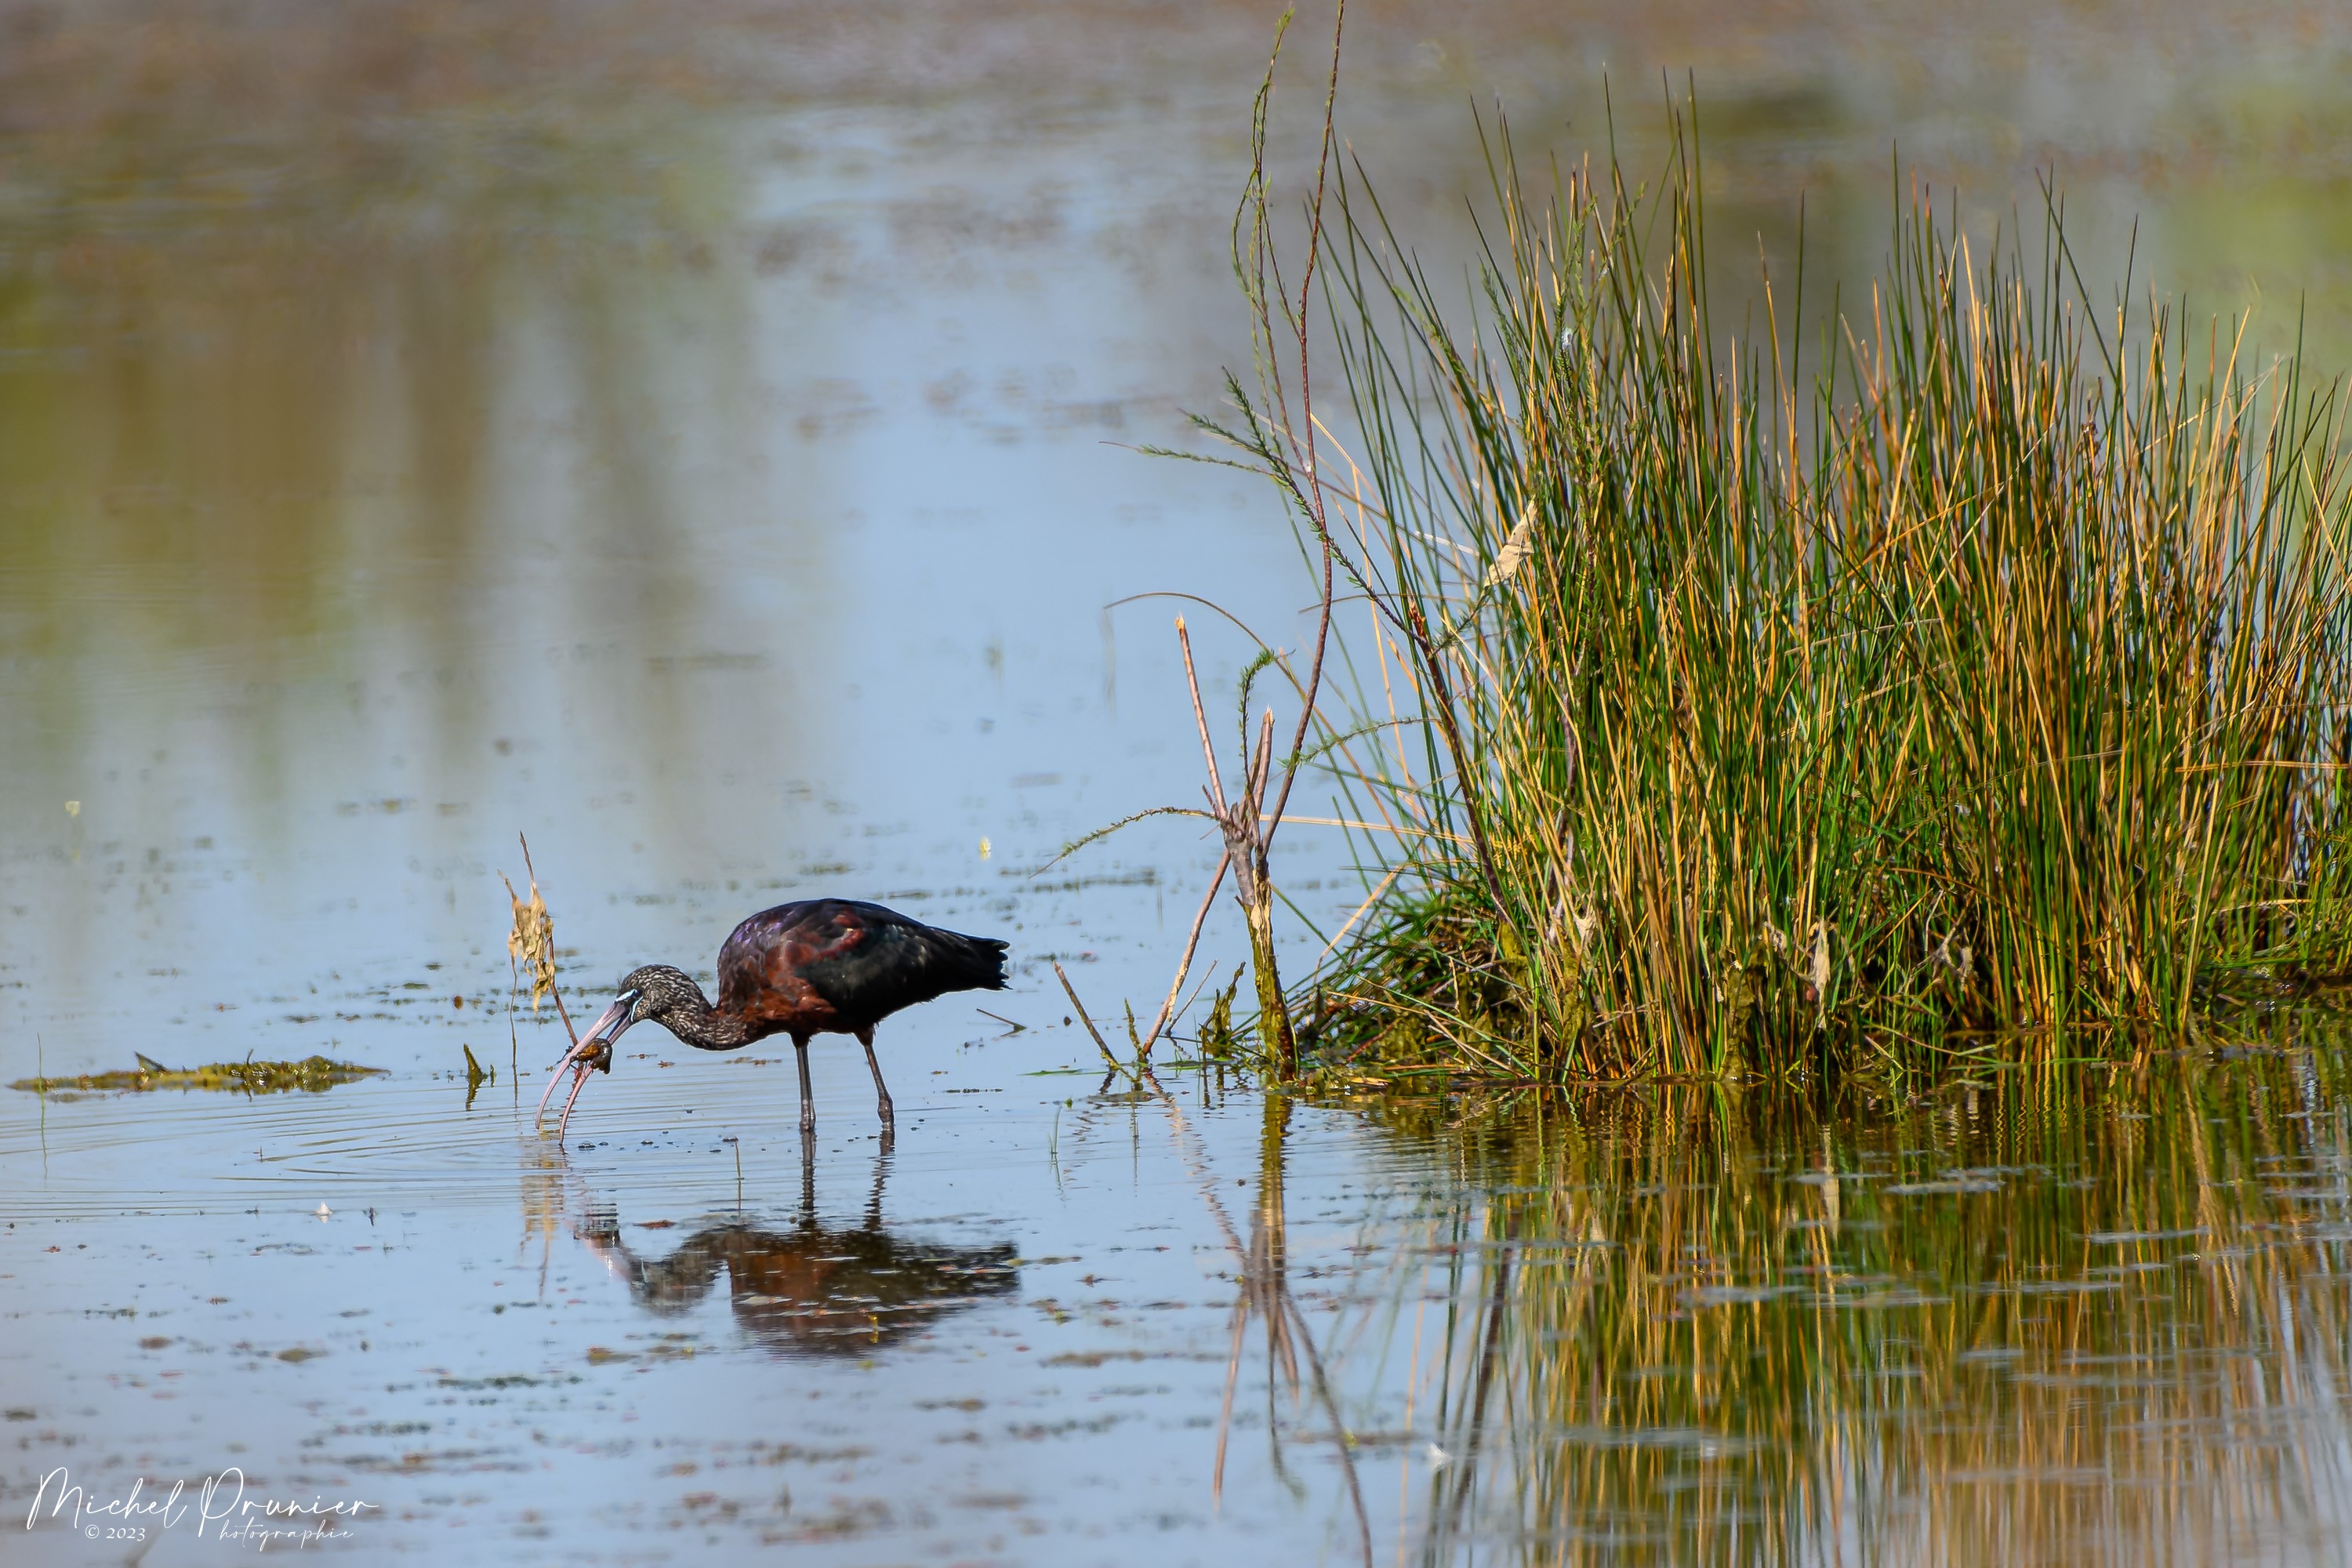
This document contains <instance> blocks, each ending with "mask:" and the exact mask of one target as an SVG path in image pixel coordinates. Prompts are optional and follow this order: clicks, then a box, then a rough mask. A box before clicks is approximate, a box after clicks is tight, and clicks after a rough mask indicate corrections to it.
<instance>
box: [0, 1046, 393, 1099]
mask: <svg viewBox="0 0 2352 1568" xmlns="http://www.w3.org/2000/svg"><path fill="white" fill-rule="evenodd" d="M132 1054H133V1055H137V1054H138V1053H136V1052H133V1053H132ZM385 1070H386V1069H384V1068H364V1067H361V1066H360V1065H359V1064H358V1063H356V1062H338V1061H330V1060H328V1059H327V1058H325V1057H304V1058H302V1059H301V1060H300V1061H283V1062H255V1061H244V1062H214V1063H212V1064H210V1065H209V1066H205V1067H198V1068H167V1067H165V1066H164V1065H163V1063H162V1062H159V1061H156V1060H154V1059H153V1058H151V1057H145V1056H141V1057H139V1065H138V1066H137V1067H135V1068H130V1069H128V1070H126V1071H121V1072H95V1073H79V1074H77V1075H75V1076H74V1077H71V1078H26V1079H17V1080H16V1082H15V1083H12V1084H10V1085H9V1086H8V1087H9V1088H11V1089H23V1090H25V1091H26V1093H27V1094H42V1095H49V1094H54V1095H57V1096H58V1097H59V1098H61V1099H70V1098H72V1097H74V1096H77V1095H81V1094H107V1093H114V1092H119V1091H122V1090H130V1091H132V1092H138V1091H142V1090H147V1089H231V1090H235V1091H236V1092H239V1093H244V1094H283V1093H289V1092H291V1091H293V1090H295V1089H301V1090H303V1091H304V1092H306V1093H310V1094H317V1093H319V1092H320V1091H321V1090H324V1089H332V1088H334V1087H335V1085H337V1084H339V1083H350V1082H352V1081H353V1080H355V1079H362V1078H373V1077H376V1076H379V1075H381V1074H382V1073H383V1072H384V1071H385Z"/></svg>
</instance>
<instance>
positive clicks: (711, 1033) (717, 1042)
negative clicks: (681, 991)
mask: <svg viewBox="0 0 2352 1568" xmlns="http://www.w3.org/2000/svg"><path fill="white" fill-rule="evenodd" d="M662 1024H663V1026H665V1027H667V1029H668V1030H669V1032H670V1033H671V1034H673V1035H676V1036H677V1037H678V1038H679V1039H681V1040H684V1041H685V1042H686V1043H687V1044H688V1045H689V1046H699V1047H701V1048H702V1049H704V1050H706V1051H731V1050H733V1049H734V1048H735V1047H738V1046H740V1045H744V1044H747V1043H748V1042H749V1041H750V1040H751V1028H750V1026H748V1025H746V1024H745V1022H744V1021H743V1020H742V1019H741V1018H740V1017H738V1016H736V1015H734V1014H732V1013H722V1012H720V1011H719V1009H718V1008H716V1007H713V1006H712V1005H710V1002H709V998H708V997H706V996H704V995H703V994H702V991H701V989H700V987H697V988H696V990H695V993H694V999H693V1000H692V1001H690V1002H680V1003H678V1004H677V1005H674V1006H672V1007H671V1008H670V1010H669V1011H668V1012H667V1013H665V1014H663V1015H662Z"/></svg>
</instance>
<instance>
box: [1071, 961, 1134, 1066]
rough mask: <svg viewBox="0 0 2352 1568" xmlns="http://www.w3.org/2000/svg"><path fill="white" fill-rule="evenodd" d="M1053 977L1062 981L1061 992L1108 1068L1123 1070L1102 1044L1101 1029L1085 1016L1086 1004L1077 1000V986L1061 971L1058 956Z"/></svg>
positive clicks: (1116, 1059) (1108, 1049) (1108, 1048)
mask: <svg viewBox="0 0 2352 1568" xmlns="http://www.w3.org/2000/svg"><path fill="white" fill-rule="evenodd" d="M1054 978H1055V979H1056V980H1059V981H1060V982H1061V983H1062V992H1063V994H1065V995H1066V996H1067V997H1069V999H1070V1005H1071V1006H1073V1007H1076V1009H1077V1010H1078V1022H1079V1023H1081V1024H1084V1025H1085V1026H1087V1034H1089V1035H1092V1036H1093V1037H1095V1049H1097V1050H1098V1051H1100V1052H1101V1053H1102V1056H1103V1060H1105V1061H1107V1062H1108V1063H1110V1070H1111V1071H1113V1072H1125V1071H1126V1070H1127V1069H1126V1068H1123V1067H1121V1066H1120V1065H1119V1060H1118V1058H1117V1057H1115V1056H1113V1055H1111V1054H1110V1047H1108V1046H1107V1045H1105V1044H1103V1037H1102V1031H1101V1030H1100V1029H1097V1028H1096V1027H1095V1021H1094V1020H1093V1019H1092V1018H1089V1017H1087V1005H1086V1004H1085V1003H1083V1002H1081V1001H1079V1000H1078V992H1077V987H1076V986H1074V985H1072V984H1070V977H1069V976H1068V975H1066V974H1065V973H1062V961H1061V960H1060V959H1058V958H1057V959H1055V961H1054Z"/></svg>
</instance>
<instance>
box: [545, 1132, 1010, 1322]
mask: <svg viewBox="0 0 2352 1568" xmlns="http://www.w3.org/2000/svg"><path fill="white" fill-rule="evenodd" d="M888 1170H889V1155H888V1153H887V1152H883V1153H882V1154H879V1155H877V1157H876V1159H875V1162H874V1191H873V1194H872V1195H871V1196H870V1197H869V1198H868V1199H867V1200H866V1215H865V1217H864V1219H863V1220H862V1221H861V1222H860V1223H859V1224H857V1225H856V1226H828V1225H825V1224H823V1223H822V1222H820V1221H819V1220H818V1218H817V1215H816V1169H815V1166H814V1163H805V1162H804V1163H803V1164H802V1167H801V1210H800V1214H799V1215H798V1216H797V1217H796V1218H794V1219H793V1221H792V1222H791V1224H790V1225H789V1226H787V1227H785V1228H782V1229H768V1228H765V1227H763V1226H761V1225H759V1224H757V1223H755V1222H753V1221H751V1220H748V1219H741V1218H730V1219H721V1220H716V1221H713V1222H711V1223H709V1224H706V1225H704V1226H701V1227H700V1228H699V1229H698V1230H696V1231H694V1232H693V1233H692V1234H691V1235H689V1236H688V1237H687V1238H686V1240H685V1242H684V1243H683V1244H682V1245H680V1246H679V1247H677V1249H676V1250H675V1251H672V1252H669V1253H667V1254H666V1255H665V1256H663V1257H661V1258H640V1257H638V1256H637V1255H636V1254H635V1252H634V1251H632V1250H631V1249H630V1247H629V1244H628V1243H627V1241H626V1240H625V1239H624V1238H623V1237H622V1235H621V1227H620V1225H619V1222H618V1220H617V1218H616V1217H615V1216H614V1213H613V1211H612V1210H611V1209H610V1208H609V1207H607V1206H602V1205H599V1206H595V1207H592V1208H591V1209H590V1210H589V1211H588V1215H587V1219H586V1221H585V1222H584V1223H583V1225H582V1226H581V1227H580V1229H579V1232H578V1234H579V1237H580V1239H581V1240H583V1241H584V1242H586V1243H587V1244H588V1245H589V1246H590V1247H593V1248H594V1249H595V1251H596V1254H597V1256H599V1257H600V1258H603V1259H604V1263H605V1266H606V1267H607V1268H611V1269H612V1270H613V1272H614V1274H615V1275H617V1276H618V1277H619V1278H621V1279H625V1280H626V1281H627V1282H628V1286H629V1293H630V1294H631V1295H632V1296H634V1297H635V1298H636V1300H637V1302H638V1304H639V1305H641V1306H643V1307H645V1308H646V1310H649V1311H653V1312H656V1313H658V1314H661V1315H663V1316H665V1317H667V1316H675V1315H677V1314H680V1313H684V1312H686V1311H688V1310H692V1309H693V1308H694V1307H695V1306H696V1305H698V1303H699V1302H700V1301H701V1300H703V1298H704V1297H706V1296H708V1295H709V1294H710V1292H711V1290H712V1289H714V1288H716V1287H717V1285H718V1283H719V1275H720V1274H721V1273H722V1272H724V1273H725V1275H726V1276H727V1282H728V1291H729V1298H730V1304H731V1305H732V1306H733V1307H734V1310H735V1318H736V1321H738V1322H740V1324H742V1326H743V1328H744V1330H745V1331H747V1332H748V1333H750V1334H751V1337H752V1338H753V1339H755V1340H757V1341H758V1342H760V1343H761V1344H762V1345H765V1346H766V1347H768V1348H769V1349H770V1350H772V1351H774V1352H777V1353H778V1354H781V1355H787V1356H811V1357H823V1356H860V1355H871V1354H872V1353H873V1352H875V1351H876V1350H877V1349H879V1348H881V1347H882V1346H885V1345H891V1344H896V1343H898V1342H901V1341H903V1340H906V1339H908V1338H910V1337H912V1336H914V1335H916V1334H917V1333H919V1332H920V1331H923V1330H926V1329H928V1328H929V1327H930V1325H932V1324H933V1323H935V1322H937V1321H939V1320H940V1319H941V1318H943V1317H946V1316H948V1315H949V1314H950V1313H953V1312H958V1311H961V1310H963V1309H965V1308H967V1307H972V1306H977V1305H978V1304H979V1303H980V1302H982V1301H983V1300H987V1299H989V1298H991V1297H997V1296H1008V1295H1011V1294H1013V1292H1014V1291H1015V1290H1017V1289H1019V1288H1020V1284H1021V1277H1020V1274H1019V1272H1018V1270H1017V1269H1016V1268H1014V1266H1013V1259H1014V1258H1015V1257H1016V1256H1017V1254H1016V1252H1015V1250H1014V1248H1013V1245H1012V1244H1011V1243H1009V1242H1006V1243H1002V1244H999V1245H997V1246H994V1247H949V1246H942V1245H939V1244H936V1243H931V1242H924V1241H914V1240H908V1239H904V1238H902V1237H898V1236H896V1235H893V1234H892V1233H891V1231H890V1229H889V1227H888V1226H886V1225H884V1223H883V1220H882V1184H883V1181H884V1178H885V1176H886V1175H887V1173H888Z"/></svg>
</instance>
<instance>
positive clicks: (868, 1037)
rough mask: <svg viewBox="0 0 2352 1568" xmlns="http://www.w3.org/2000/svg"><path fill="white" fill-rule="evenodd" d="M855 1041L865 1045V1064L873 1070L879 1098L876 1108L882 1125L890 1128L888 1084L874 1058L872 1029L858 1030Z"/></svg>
mask: <svg viewBox="0 0 2352 1568" xmlns="http://www.w3.org/2000/svg"><path fill="white" fill-rule="evenodd" d="M857 1043H858V1044H859V1045H861V1046H864V1047H866V1066H867V1067H868V1068H872V1069H873V1072H874V1092H875V1093H876V1094H877V1095H878V1096H880V1098H881V1103H880V1105H879V1106H877V1110H880V1111H881V1112H882V1125H883V1127H884V1128H886V1129H887V1128H890V1127H892V1126H893V1125H895V1124H894V1123H893V1122H892V1121H891V1119H890V1086H889V1085H888V1084H887V1083H884V1082H883V1081H882V1064H881V1063H880V1062H877V1061H876V1060H875V1059H874V1031H873V1030H871V1029H860V1030H858V1031H857Z"/></svg>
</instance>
